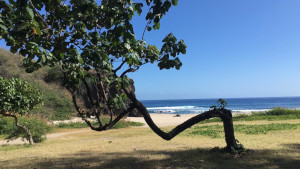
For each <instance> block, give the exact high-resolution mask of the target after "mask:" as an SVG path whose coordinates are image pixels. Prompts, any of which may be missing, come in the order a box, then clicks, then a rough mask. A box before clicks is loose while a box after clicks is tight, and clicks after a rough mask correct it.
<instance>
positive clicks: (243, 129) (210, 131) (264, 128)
mask: <svg viewBox="0 0 300 169" xmlns="http://www.w3.org/2000/svg"><path fill="white" fill-rule="evenodd" d="M299 127H300V123H298V124H288V123H271V124H260V125H246V124H236V125H234V131H235V132H239V133H243V134H252V135H257V134H267V133H268V132H270V131H276V130H293V129H297V128H299ZM191 130H192V131H190V132H189V133H188V135H202V136H208V137H211V138H220V137H223V136H224V132H223V130H224V129H223V126H222V125H206V126H195V127H192V129H191Z"/></svg>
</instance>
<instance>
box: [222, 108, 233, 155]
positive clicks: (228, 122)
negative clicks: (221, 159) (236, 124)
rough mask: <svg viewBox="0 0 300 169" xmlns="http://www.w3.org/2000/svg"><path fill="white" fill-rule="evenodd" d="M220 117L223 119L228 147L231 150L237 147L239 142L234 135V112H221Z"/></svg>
mask: <svg viewBox="0 0 300 169" xmlns="http://www.w3.org/2000/svg"><path fill="white" fill-rule="evenodd" d="M220 118H221V119H222V121H223V126H224V133H225V141H226V145H227V146H226V149H227V150H228V151H231V149H232V148H233V149H237V143H236V139H235V136H234V128H233V122H232V113H231V112H230V111H227V112H226V113H224V114H220Z"/></svg>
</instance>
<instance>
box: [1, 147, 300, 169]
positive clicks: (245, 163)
mask: <svg viewBox="0 0 300 169" xmlns="http://www.w3.org/2000/svg"><path fill="white" fill-rule="evenodd" d="M284 146H285V147H286V148H285V149H284V150H278V151H277V150H250V151H249V152H248V153H247V154H245V155H242V156H234V155H231V154H227V153H224V152H221V150H220V149H213V150H212V149H187V150H180V151H145V150H133V151H132V152H130V153H122V152H116V153H101V151H93V152H92V153H90V152H80V153H78V154H66V155H65V156H61V157H58V158H42V159H32V160H31V159H28V164H25V167H26V168H62V169H63V168H68V169H72V168H91V169H94V168H95V169H96V168H105V169H106V168H109V169H110V168H138V169H143V168H149V169H152V168H161V169H163V168H168V169H173V168H197V169H198V168H210V169H218V168H226V169H231V168H237V169H244V168H245V169H246V168H256V169H257V168H280V169H281V168H286V169H298V168H299V166H300V144H286V145H284ZM294 153H296V156H289V155H290V154H294ZM0 166H5V163H2V162H0ZM12 167H14V168H18V166H12ZM0 168H1V167H0Z"/></svg>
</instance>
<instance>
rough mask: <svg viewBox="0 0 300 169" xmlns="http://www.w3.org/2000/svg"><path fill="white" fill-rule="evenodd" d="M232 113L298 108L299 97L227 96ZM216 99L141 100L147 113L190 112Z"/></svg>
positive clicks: (213, 102) (200, 109)
mask: <svg viewBox="0 0 300 169" xmlns="http://www.w3.org/2000/svg"><path fill="white" fill-rule="evenodd" d="M225 100H226V101H227V106H226V108H227V109H230V110H232V112H233V113H240V112H243V113H247V112H253V111H256V112H259V111H266V110H269V109H272V108H275V107H283V108H291V109H300V97H261V98H228V99H226V98H225ZM217 101H218V99H177V100H142V101H141V102H142V103H143V104H144V105H145V106H146V108H147V110H148V111H149V113H168V114H192V113H202V112H204V111H207V110H209V108H210V106H212V105H217Z"/></svg>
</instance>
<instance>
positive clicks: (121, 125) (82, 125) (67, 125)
mask: <svg viewBox="0 0 300 169" xmlns="http://www.w3.org/2000/svg"><path fill="white" fill-rule="evenodd" d="M108 122H109V118H103V119H102V124H103V125H105V124H106V123H108ZM92 124H93V125H95V126H98V125H99V124H98V122H92ZM143 125H144V124H143V123H139V122H131V121H124V120H120V121H119V122H118V123H117V124H115V125H114V126H113V128H112V129H119V128H126V127H130V126H143ZM57 127H58V128H86V127H89V126H88V125H87V124H86V123H85V122H73V123H60V124H58V125H57Z"/></svg>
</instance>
